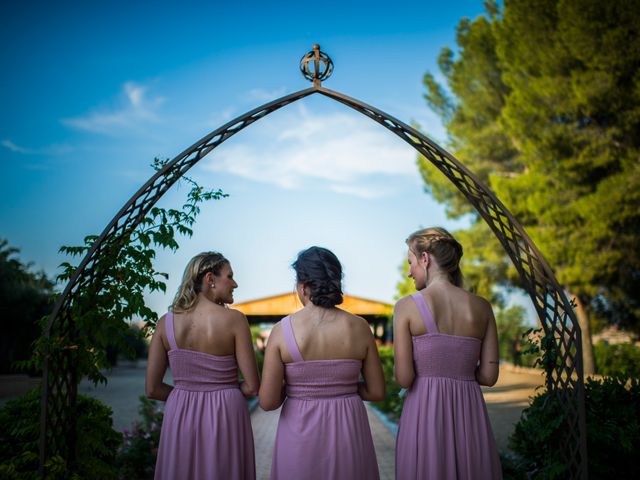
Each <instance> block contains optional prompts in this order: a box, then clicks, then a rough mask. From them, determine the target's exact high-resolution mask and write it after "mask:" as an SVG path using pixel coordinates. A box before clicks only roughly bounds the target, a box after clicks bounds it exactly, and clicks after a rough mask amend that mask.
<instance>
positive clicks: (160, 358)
mask: <svg viewBox="0 0 640 480" xmlns="http://www.w3.org/2000/svg"><path fill="white" fill-rule="evenodd" d="M164 323H165V317H164V316H163V317H162V318H160V320H158V324H157V325H156V331H155V332H154V333H153V337H152V338H151V344H150V345H149V356H148V358H147V375H146V378H145V393H146V394H147V397H148V398H151V399H154V400H162V401H163V402H164V401H166V400H167V398H168V397H169V394H170V393H171V390H173V387H172V386H171V385H168V384H166V383H164V382H163V380H164V374H165V372H166V371H167V367H168V366H169V357H168V356H167V349H166V348H165V346H164V343H163V342H162V335H163V332H164Z"/></svg>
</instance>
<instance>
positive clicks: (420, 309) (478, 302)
mask: <svg viewBox="0 0 640 480" xmlns="http://www.w3.org/2000/svg"><path fill="white" fill-rule="evenodd" d="M407 245H408V246H409V252H408V261H409V277H411V278H413V281H414V284H415V286H416V289H417V290H418V292H416V293H414V294H413V295H409V296H407V297H404V298H402V299H401V300H399V301H398V303H397V304H396V306H395V311H394V320H393V325H394V356H395V375H396V380H397V382H398V383H399V384H400V386H402V387H403V388H406V389H408V393H407V397H406V399H405V402H404V407H403V410H402V416H401V418H400V426H399V429H398V437H397V441H396V478H397V479H398V480H408V479H437V480H446V479H452V480H453V479H458V480H460V479H481V480H485V479H500V478H502V469H501V466H500V458H499V456H498V452H497V449H496V443H495V440H494V437H493V432H492V430H491V424H490V423H489V417H488V415H487V408H486V405H485V403H484V398H483V397H482V392H481V391H480V385H488V386H492V385H494V384H495V383H496V381H497V379H498V337H497V333H496V322H495V319H494V316H493V311H492V309H491V305H490V304H489V302H487V301H486V300H484V299H483V298H480V297H478V296H476V295H472V294H470V293H469V292H466V291H465V290H463V289H462V273H461V271H460V265H459V263H460V257H462V246H461V245H460V244H459V243H458V242H457V241H456V240H455V239H454V238H453V237H452V236H451V234H449V232H447V231H446V230H444V229H442V228H428V229H425V230H420V231H418V232H415V233H413V234H412V235H411V236H410V237H409V238H408V239H407Z"/></svg>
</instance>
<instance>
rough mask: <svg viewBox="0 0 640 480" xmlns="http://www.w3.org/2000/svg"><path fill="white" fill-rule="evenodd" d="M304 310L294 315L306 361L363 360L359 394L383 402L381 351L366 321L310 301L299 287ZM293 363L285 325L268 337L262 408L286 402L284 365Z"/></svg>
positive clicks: (295, 328)
mask: <svg viewBox="0 0 640 480" xmlns="http://www.w3.org/2000/svg"><path fill="white" fill-rule="evenodd" d="M297 291H298V296H299V298H300V301H301V302H302V305H304V308H303V309H302V310H300V311H299V312H296V313H295V314H293V315H292V316H291V325H292V328H293V332H294V336H295V338H296V343H297V344H298V347H299V349H300V353H301V355H302V357H303V358H304V360H331V359H354V360H361V361H362V377H363V379H364V380H363V381H362V382H360V384H359V385H358V394H359V395H360V397H361V398H362V399H363V400H370V401H374V402H375V401H381V400H383V399H384V392H385V385H384V375H383V372H382V366H381V364H380V358H379V356H378V349H377V346H376V344H375V340H374V338H373V334H372V333H371V330H370V328H369V325H368V324H367V322H366V320H364V319H363V318H361V317H358V316H356V315H352V314H350V313H348V312H345V311H344V310H341V309H340V308H337V307H333V308H323V307H319V306H316V305H314V304H313V303H312V302H311V300H310V294H309V290H308V289H307V288H306V287H305V286H304V285H302V284H298V286H297ZM292 361H293V358H292V357H291V354H290V353H289V350H288V348H287V346H286V342H285V339H284V335H283V331H282V325H281V324H280V323H278V324H277V325H276V326H275V327H274V329H273V330H272V332H271V335H270V336H269V343H268V345H267V351H266V354H265V359H264V367H263V369H262V384H261V386H260V395H259V396H260V406H261V407H262V408H263V409H264V410H275V409H276V408H278V407H279V406H280V405H282V402H283V401H284V399H285V364H287V363H290V362H292Z"/></svg>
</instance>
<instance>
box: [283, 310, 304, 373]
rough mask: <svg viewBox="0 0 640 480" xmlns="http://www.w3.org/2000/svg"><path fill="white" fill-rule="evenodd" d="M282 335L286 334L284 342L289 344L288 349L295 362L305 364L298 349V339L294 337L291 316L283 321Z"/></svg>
mask: <svg viewBox="0 0 640 480" xmlns="http://www.w3.org/2000/svg"><path fill="white" fill-rule="evenodd" d="M282 333H284V341H285V343H286V344H287V349H288V350H289V354H290V355H291V358H293V361H294V362H304V359H303V358H302V355H301V354H300V350H299V349H298V343H297V342H296V337H295V336H294V335H293V327H292V326H291V315H287V316H286V317H284V318H283V319H282Z"/></svg>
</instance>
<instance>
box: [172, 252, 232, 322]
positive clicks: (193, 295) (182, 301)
mask: <svg viewBox="0 0 640 480" xmlns="http://www.w3.org/2000/svg"><path fill="white" fill-rule="evenodd" d="M225 264H227V265H228V264H229V260H227V259H226V258H224V256H223V255H222V254H221V253H218V252H203V253H200V254H198V255H196V256H195V257H193V258H192V259H191V260H190V261H189V263H188V264H187V268H185V269H184V275H183V276H182V282H181V283H180V288H178V293H176V296H175V298H174V300H173V303H172V304H171V311H172V312H175V313H180V312H187V311H189V310H191V309H192V308H193V307H195V305H196V301H197V299H198V293H200V289H201V288H202V279H203V278H204V276H205V275H206V274H207V273H208V272H211V273H213V274H214V275H220V271H221V270H222V267H223V266H224V265H225Z"/></svg>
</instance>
